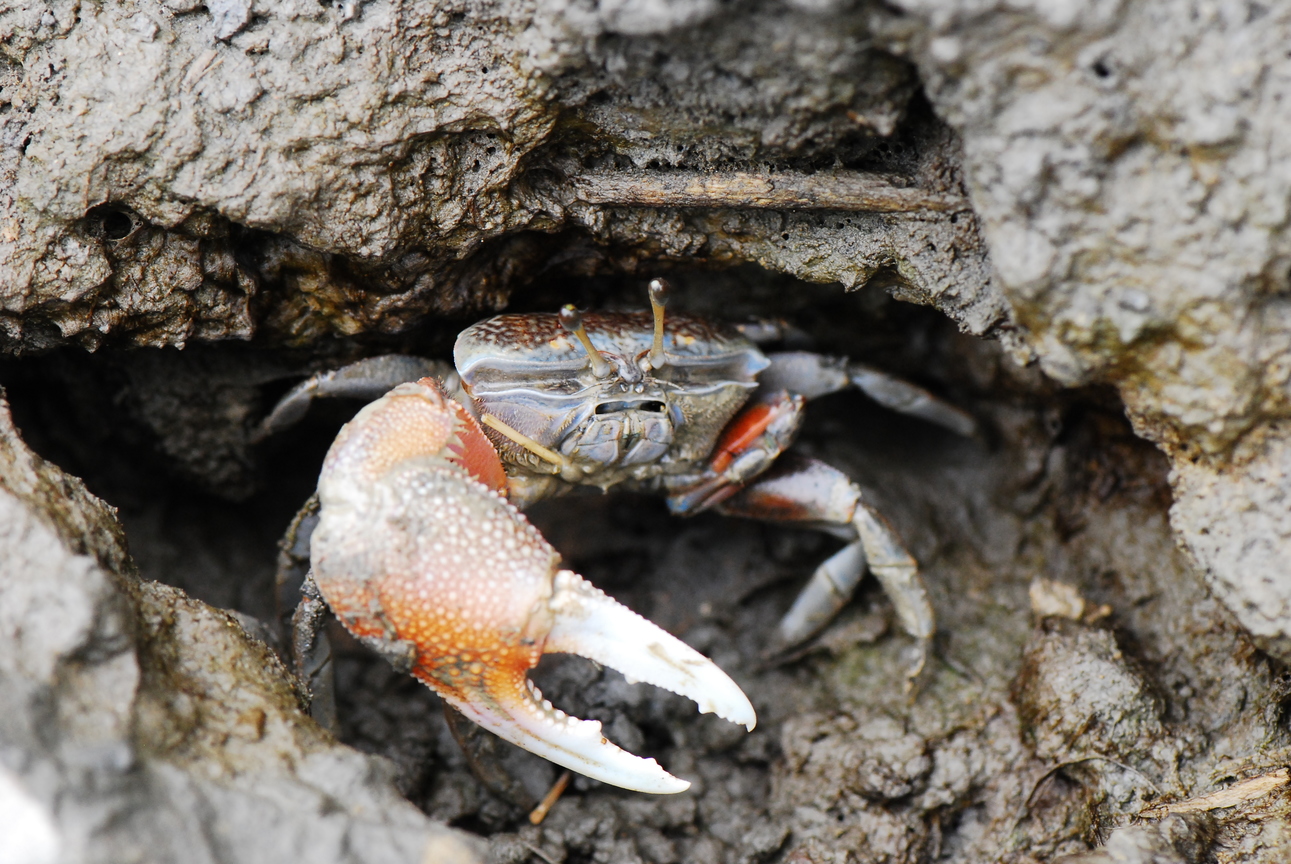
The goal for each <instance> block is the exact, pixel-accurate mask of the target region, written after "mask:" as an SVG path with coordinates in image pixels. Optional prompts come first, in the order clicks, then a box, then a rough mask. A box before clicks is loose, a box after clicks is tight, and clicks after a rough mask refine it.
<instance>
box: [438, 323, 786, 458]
mask: <svg viewBox="0 0 1291 864" xmlns="http://www.w3.org/2000/svg"><path fill="white" fill-rule="evenodd" d="M583 323H584V325H585V326H586V328H587V334H588V336H589V337H590V338H591V340H592V344H593V345H595V346H596V348H597V350H598V351H600V352H601V353H602V354H603V355H605V356H606V359H607V360H609V361H610V362H611V363H612V364H613V365H614V366H615V369H616V370H617V372H618V373H624V372H626V373H627V374H626V375H625V374H615V375H611V376H610V377H608V378H605V379H598V378H597V377H596V376H595V375H593V374H592V370H591V367H590V365H589V363H588V358H587V352H586V351H585V350H584V349H583V347H582V345H580V344H579V342H578V340H577V339H576V338H575V337H574V336H572V335H570V334H569V333H568V332H566V330H565V329H564V327H563V326H562V325H561V323H560V318H559V316H557V315H554V314H529V315H499V316H497V317H494V318H489V319H487V320H485V321H481V322H479V323H478V324H475V325H473V326H471V327H468V328H467V329H466V330H464V331H462V333H461V335H460V336H458V338H457V343H456V345H454V347H453V359H454V363H455V365H456V367H457V371H458V374H459V375H460V376H461V379H462V383H463V385H464V386H465V388H466V391H467V392H468V393H469V394H470V395H471V396H472V397H473V398H474V399H475V400H476V404H477V405H478V406H479V407H480V409H481V410H483V411H486V412H488V413H489V414H492V415H493V416H495V417H497V418H498V419H500V420H502V421H503V422H504V423H506V424H508V425H509V426H511V427H512V428H514V429H517V430H519V431H521V432H523V433H524V434H525V435H528V436H529V437H531V438H533V439H534V440H536V441H538V442H539V443H541V444H543V445H544V446H546V447H550V448H552V449H559V445H560V442H561V441H562V440H563V439H564V438H565V437H566V435H567V434H569V432H570V430H573V429H577V428H579V427H580V426H581V425H583V424H584V422H585V421H586V420H587V419H588V417H589V416H590V415H592V414H594V413H595V412H596V410H597V407H598V406H604V405H605V404H607V403H610V402H611V401H614V402H616V403H617V402H622V401H627V402H629V403H631V401H632V400H633V399H636V400H640V401H642V402H645V401H654V400H658V401H662V402H663V403H664V404H665V405H666V407H667V412H668V414H669V416H670V418H671V420H672V426H673V443H672V447H671V450H670V453H669V457H670V458H671V459H673V460H682V461H695V460H700V459H704V458H706V457H707V456H708V454H709V453H710V452H711V450H712V448H713V445H714V443H715V441H716V438H717V436H718V435H720V434H721V431H722V429H723V428H724V427H725V426H726V424H727V422H728V421H729V420H730V419H731V417H733V416H734V415H735V413H736V412H737V411H738V410H739V409H740V407H741V406H742V405H743V404H744V402H745V401H746V400H747V399H748V396H749V394H750V393H751V392H752V391H753V389H754V388H756V386H757V375H758V373H759V372H761V371H762V370H763V369H765V368H766V366H767V365H768V362H769V361H768V360H767V358H766V356H765V355H763V354H762V352H761V351H759V350H758V349H757V347H756V346H755V345H753V343H751V342H750V341H749V340H748V339H746V338H745V337H744V336H742V335H740V334H739V333H738V332H737V331H735V330H733V329H728V328H725V327H722V326H720V325H716V324H713V323H711V322H709V321H705V320H702V319H698V318H689V317H685V316H680V315H670V316H669V317H668V319H667V327H666V335H665V339H664V352H665V356H666V357H667V363H666V364H665V365H663V366H662V367H661V368H660V369H657V370H652V371H651V372H650V373H649V374H648V375H647V376H645V378H644V380H636V381H634V380H632V379H633V374H634V372H635V370H638V369H639V368H640V360H641V358H642V357H643V356H644V355H645V353H646V352H648V351H649V350H650V347H651V342H652V339H653V334H654V321H653V318H652V316H651V314H650V313H649V312H603V313H590V314H588V315H585V316H584V317H583ZM637 377H638V379H640V375H639V373H637ZM495 442H496V443H498V444H499V449H500V450H502V451H503V456H504V458H507V456H508V455H514V456H516V457H517V459H516V461H518V462H526V461H528V460H527V459H524V458H522V455H523V454H520V453H519V452H516V453H514V454H509V451H510V450H511V449H512V448H513V446H514V445H511V444H510V443H509V442H505V441H500V440H498V439H495ZM508 461H510V460H508Z"/></svg>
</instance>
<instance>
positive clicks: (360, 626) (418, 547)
mask: <svg viewBox="0 0 1291 864" xmlns="http://www.w3.org/2000/svg"><path fill="white" fill-rule="evenodd" d="M505 489H506V476H505V474H504V473H503V471H502V466H501V462H500V461H499V460H498V458H497V454H496V452H495V451H494V450H493V448H492V445H490V444H489V442H488V439H487V438H485V436H484V433H483V431H482V430H481V429H480V426H479V425H478V423H476V422H475V421H474V420H473V419H472V418H471V416H470V415H469V414H467V412H466V411H465V410H464V409H463V408H462V407H461V406H460V405H459V404H458V403H456V402H454V401H453V400H451V399H450V398H449V397H448V396H447V394H446V393H445V392H444V390H443V388H442V386H441V385H440V384H439V383H438V382H437V381H435V380H434V379H430V378H427V379H423V380H422V381H419V382H417V383H414V384H404V385H401V386H399V387H396V388H395V389H394V390H392V391H391V392H390V393H389V394H387V395H386V396H384V397H383V398H381V399H380V400H378V401H376V402H374V403H373V404H371V405H369V406H368V407H366V408H364V409H363V410H362V411H360V412H359V414H358V415H357V416H356V417H355V418H354V420H352V421H351V422H350V423H349V424H347V425H346V427H345V428H344V429H342V430H341V434H340V435H339V436H338V437H337V439H336V442H335V443H334V444H333V445H332V449H331V451H330V452H329V453H328V456H327V460H326V462H325V463H324V466H323V472H322V476H321V477H320V479H319V484H318V495H319V501H320V504H321V512H320V517H319V524H318V527H317V529H316V530H315V532H314V535H313V538H312V554H311V560H312V571H313V574H314V578H315V581H316V582H317V585H318V588H319V590H320V591H321V593H322V595H323V597H324V598H325V599H326V600H327V602H328V605H329V606H331V608H332V611H333V612H335V613H336V615H337V617H338V618H340V620H341V621H342V623H343V624H344V625H345V626H346V627H347V628H348V629H349V630H350V632H351V633H353V634H354V635H355V636H356V637H358V638H359V639H360V640H361V641H363V642H365V643H366V644H368V645H370V646H371V647H373V648H375V649H377V650H378V651H379V652H381V653H382V654H383V655H384V656H386V657H387V658H388V659H390V660H391V662H392V663H394V664H395V665H396V666H397V667H398V668H402V669H404V670H406V671H409V672H411V673H412V674H413V675H415V676H416V677H417V678H419V679H420V680H421V681H423V682H424V683H426V684H427V685H428V686H429V687H430V688H431V689H433V690H434V691H435V692H436V693H438V694H439V695H440V696H441V697H443V698H444V700H445V701H447V702H448V703H450V704H451V705H453V707H455V708H456V709H457V710H459V711H460V712H462V714H464V715H465V716H467V717H469V718H470V719H472V720H474V721H475V722H476V723H478V724H480V725H481V726H483V727H485V728H486V729H489V730H490V731H492V732H494V733H496V734H497V735H498V736H500V737H502V738H504V739H506V740H508V741H510V742H512V743H513V744H517V745H519V746H521V747H523V748H525V749H526V750H529V751H531V752H533V753H536V754H538V755H540V756H544V757H546V758H547V759H550V760H551V761H553V762H555V763H557V764H559V765H563V766H564V767H566V768H570V769H572V770H574V771H578V772H580V773H583V774H586V775H588V776H589V777H594V778H596V779H598V780H602V781H604V782H607V783H612V784H614V785H618V786H623V787H625V788H628V789H635V790H638V791H642V792H680V791H683V790H684V789H686V788H687V787H688V786H689V785H690V784H689V783H687V782H686V781H684V780H679V779H678V778H676V777H673V776H672V775H671V774H669V773H668V772H666V771H664V770H663V768H661V767H660V766H659V765H658V764H657V763H656V762H655V761H654V760H652V759H642V758H640V757H637V756H633V755H632V754H630V753H627V752H625V751H623V750H620V749H619V748H618V747H616V746H614V745H613V744H611V743H610V742H609V741H608V740H607V739H606V738H605V737H604V735H603V733H602V731H601V725H600V723H598V722H596V721H586V720H579V719H576V718H573V717H569V716H568V715H566V714H565V713H564V712H562V711H560V710H559V709H556V708H554V707H553V706H552V705H551V703H550V702H548V701H546V700H545V699H543V696H542V694H541V693H539V692H538V689H537V688H536V687H535V686H534V685H533V683H532V682H531V681H530V680H529V679H528V678H527V677H526V673H527V672H528V670H529V669H531V668H533V667H534V666H535V665H537V663H538V659H539V657H540V656H541V655H542V654H543V653H545V652H554V651H560V652H569V653H575V654H580V655H582V656H585V657H590V658H591V659H593V660H596V661H598V662H600V663H604V664H606V665H608V666H612V667H614V668H616V669H619V670H620V671H622V672H623V673H624V674H625V675H627V676H629V677H630V678H632V679H637V680H642V681H646V682H649V683H652V684H655V685H657V686H660V687H664V688H666V689H668V690H672V691H673V692H676V693H680V694H682V695H684V696H687V697H689V698H691V699H693V700H695V701H696V702H697V703H698V704H699V708H700V710H701V711H704V712H710V711H711V712H715V713H717V714H719V715H720V716H722V717H724V718H726V719H728V720H731V721H733V722H736V723H741V724H744V725H746V726H747V727H748V728H750V729H752V728H753V726H754V724H755V722H756V718H755V715H754V712H753V707H752V705H751V704H749V701H748V698H747V697H746V696H745V695H744V693H743V692H742V691H741V690H740V688H739V687H738V686H737V685H736V684H735V683H734V682H733V681H731V679H730V678H728V677H727V676H726V674H725V673H723V672H722V671H721V670H720V669H718V668H717V667H716V666H715V665H714V664H713V663H712V662H711V661H709V660H708V659H707V658H705V657H703V655H701V654H699V653H698V652H696V651H695V650H694V649H692V648H690V647H689V646H687V645H686V644H685V643H683V642H681V641H680V640H678V639H676V638H675V637H673V636H670V635H669V634H668V633H666V632H664V631H663V630H661V629H660V628H658V627H656V626H655V625H653V624H651V623H650V622H649V621H646V620H645V619H644V618H642V617H641V616H639V615H637V614H636V613H634V612H632V611H631V610H629V609H628V608H627V607H625V606H622V605H620V604H619V603H617V602H615V601H614V600H612V599H611V598H609V597H608V596H606V595H605V594H604V593H602V592H601V591H599V590H598V589H596V588H594V587H593V586H591V585H590V584H589V583H587V582H586V580H584V579H583V578H582V577H581V576H579V575H578V574H576V573H573V572H571V571H569V570H563V569H560V568H559V566H558V565H559V561H560V556H559V555H558V554H557V553H556V552H555V550H554V549H552V547H551V546H550V545H549V544H548V543H547V542H546V541H545V540H544V539H543V538H542V536H541V535H540V534H539V533H538V531H537V530H536V529H535V528H534V527H533V526H532V525H530V524H529V522H528V521H527V520H526V519H525V518H524V517H523V516H522V515H521V514H520V512H519V511H518V510H517V509H516V508H515V507H513V506H512V505H511V504H510V503H508V502H507V500H506V498H505V497H504V495H503V492H504V490H505Z"/></svg>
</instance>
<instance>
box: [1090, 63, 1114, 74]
mask: <svg viewBox="0 0 1291 864" xmlns="http://www.w3.org/2000/svg"><path fill="white" fill-rule="evenodd" d="M1089 68H1090V71H1092V72H1093V73H1094V74H1095V75H1097V76H1098V77H1099V78H1111V77H1112V70H1111V67H1109V66H1108V65H1107V63H1106V62H1105V61H1103V60H1095V61H1094V63H1093V65H1092V66H1090V67H1089Z"/></svg>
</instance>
